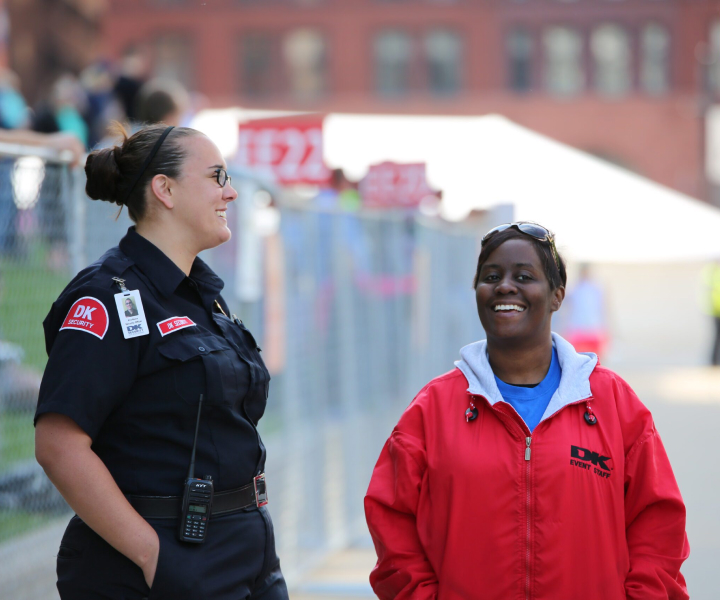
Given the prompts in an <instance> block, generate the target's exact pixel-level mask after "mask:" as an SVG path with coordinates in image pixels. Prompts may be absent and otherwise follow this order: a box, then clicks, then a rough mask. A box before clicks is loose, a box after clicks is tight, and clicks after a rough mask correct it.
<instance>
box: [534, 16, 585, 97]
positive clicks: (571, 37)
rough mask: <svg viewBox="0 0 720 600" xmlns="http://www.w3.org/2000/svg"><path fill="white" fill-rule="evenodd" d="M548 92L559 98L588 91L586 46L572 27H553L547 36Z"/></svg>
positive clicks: (546, 73) (545, 51)
mask: <svg viewBox="0 0 720 600" xmlns="http://www.w3.org/2000/svg"><path fill="white" fill-rule="evenodd" d="M543 47H544V48H543V49H544V57H545V69H544V75H545V89H546V90H547V91H548V92H549V93H550V94H553V95H555V96H574V95H576V94H579V93H580V92H582V90H583V88H584V87H585V73H584V71H583V68H582V56H583V42H582V37H581V36H580V34H579V33H578V32H577V31H576V30H575V29H571V28H570V27H561V26H555V27H549V28H548V29H546V30H545V31H544V32H543Z"/></svg>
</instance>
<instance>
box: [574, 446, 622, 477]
mask: <svg viewBox="0 0 720 600" xmlns="http://www.w3.org/2000/svg"><path fill="white" fill-rule="evenodd" d="M570 465H572V466H574V467H578V468H579V469H585V470H586V471H592V472H593V473H595V475H597V476H598V477H602V478H603V479H609V478H610V472H611V471H612V470H613V466H612V458H611V457H609V456H602V455H601V454H599V453H597V452H593V451H592V450H588V449H587V448H581V447H580V446H572V445H571V446H570Z"/></svg>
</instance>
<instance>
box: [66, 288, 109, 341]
mask: <svg viewBox="0 0 720 600" xmlns="http://www.w3.org/2000/svg"><path fill="white" fill-rule="evenodd" d="M109 321H110V319H108V311H107V309H106V308H105V305H104V304H103V303H102V302H100V300H98V299H97V298H93V297H91V296H83V297H82V298H80V299H79V300H76V301H75V304H73V305H72V306H71V307H70V311H69V312H68V314H67V317H65V320H64V321H63V324H62V327H60V331H62V330H63V329H77V330H79V331H85V332H87V333H90V334H92V335H94V336H95V337H98V338H100V339H103V338H104V337H105V334H106V333H107V330H108V324H109Z"/></svg>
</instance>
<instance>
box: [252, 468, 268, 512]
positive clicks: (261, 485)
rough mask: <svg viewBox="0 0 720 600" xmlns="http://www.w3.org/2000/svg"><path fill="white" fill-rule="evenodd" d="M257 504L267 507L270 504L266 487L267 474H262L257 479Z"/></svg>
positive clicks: (254, 480)
mask: <svg viewBox="0 0 720 600" xmlns="http://www.w3.org/2000/svg"><path fill="white" fill-rule="evenodd" d="M253 483H254V484H255V504H257V505H258V506H265V505H266V504H267V503H268V495H267V486H266V485H265V473H260V475H258V476H257V477H255V479H253Z"/></svg>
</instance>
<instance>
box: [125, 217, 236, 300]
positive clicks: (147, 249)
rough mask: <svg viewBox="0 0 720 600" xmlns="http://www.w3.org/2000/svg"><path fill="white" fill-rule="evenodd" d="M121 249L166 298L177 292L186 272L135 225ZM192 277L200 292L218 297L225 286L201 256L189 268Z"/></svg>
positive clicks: (129, 231) (213, 297)
mask: <svg viewBox="0 0 720 600" xmlns="http://www.w3.org/2000/svg"><path fill="white" fill-rule="evenodd" d="M120 250H122V252H123V253H124V254H126V255H127V256H128V257H129V258H130V259H131V260H132V261H133V262H134V263H135V264H136V265H137V266H138V268H139V269H140V270H141V271H142V272H143V273H144V274H145V275H146V276H147V278H148V279H149V280H150V281H151V282H152V283H153V285H154V286H155V288H156V289H157V290H158V291H159V292H160V294H162V295H163V296H164V297H165V298H169V297H170V296H172V295H173V294H174V293H175V290H177V287H178V286H179V285H180V284H181V283H182V282H183V281H184V280H185V279H186V276H185V273H183V272H182V270H181V269H180V268H179V267H178V266H177V265H176V264H175V263H174V262H173V261H172V260H170V258H168V256H167V255H166V254H165V253H164V252H163V251H162V250H160V248H158V247H157V246H155V244H153V243H152V242H151V241H149V240H147V239H146V238H144V237H143V236H141V235H140V234H139V233H138V232H137V231H135V227H134V226H133V227H130V228H129V229H128V231H127V234H126V235H125V237H124V238H123V239H121V240H120ZM190 279H192V280H194V281H195V282H196V283H197V284H198V286H199V287H200V290H201V294H202V295H203V296H205V295H207V296H208V297H211V299H212V300H214V299H215V298H217V296H218V295H219V294H220V292H221V291H222V289H223V287H224V283H223V280H222V279H220V278H219V277H218V276H217V275H216V274H215V273H214V272H213V270H212V269H211V268H210V267H208V265H207V264H206V263H205V262H204V261H203V260H202V259H200V258H195V261H194V262H193V266H192V268H191V269H190Z"/></svg>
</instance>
